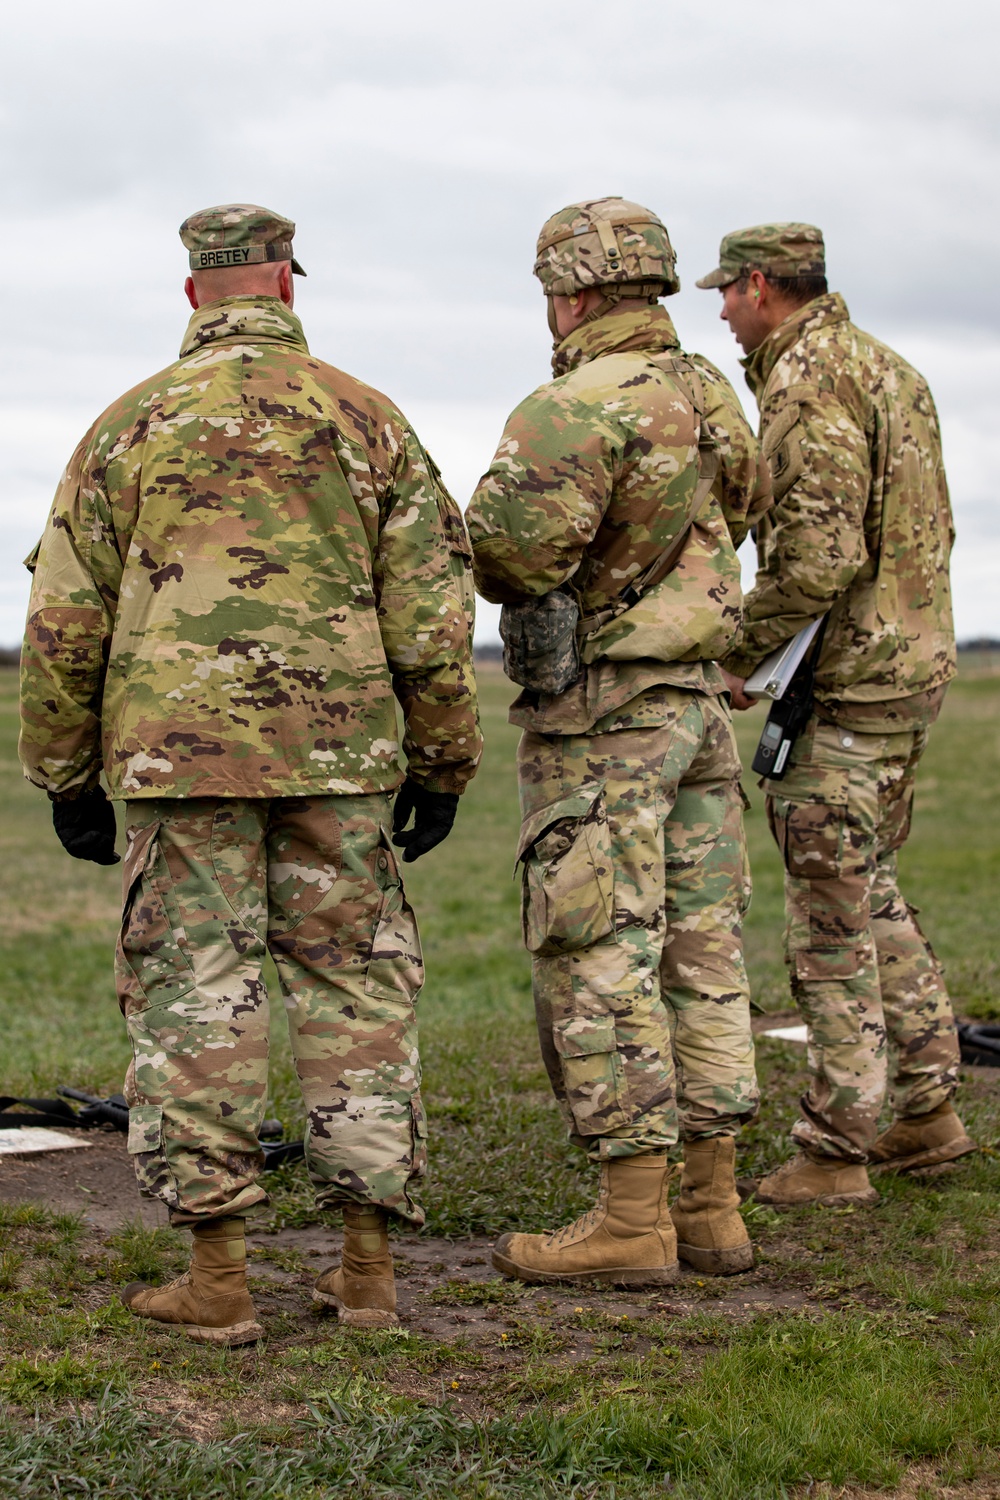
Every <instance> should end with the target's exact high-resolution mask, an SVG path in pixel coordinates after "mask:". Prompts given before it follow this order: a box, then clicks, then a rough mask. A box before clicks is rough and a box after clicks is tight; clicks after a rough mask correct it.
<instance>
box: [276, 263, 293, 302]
mask: <svg viewBox="0 0 1000 1500" xmlns="http://www.w3.org/2000/svg"><path fill="white" fill-rule="evenodd" d="M278 296H279V297H280V298H281V300H282V302H283V303H284V304H285V306H286V307H292V306H294V303H295V281H294V278H293V276H292V263H291V261H286V262H285V263H284V265H283V266H282V267H281V269H280V270H279V272H278Z"/></svg>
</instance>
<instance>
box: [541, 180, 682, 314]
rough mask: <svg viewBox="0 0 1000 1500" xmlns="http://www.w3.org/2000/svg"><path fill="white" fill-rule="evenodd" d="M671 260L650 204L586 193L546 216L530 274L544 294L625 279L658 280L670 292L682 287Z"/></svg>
mask: <svg viewBox="0 0 1000 1500" xmlns="http://www.w3.org/2000/svg"><path fill="white" fill-rule="evenodd" d="M676 263H677V258H676V256H675V255H674V252H673V247H672V246H671V244H670V238H669V236H668V234H667V231H666V229H665V227H664V225H663V224H662V223H661V221H660V220H659V219H658V218H657V216H656V214H654V213H653V212H652V211H651V210H650V209H648V208H643V207H642V205H641V204H640V203H629V202H627V201H626V199H624V198H590V199H587V200H586V201H585V202H583V203H571V204H570V205H569V207H568V208H563V209H560V210H559V212H558V213H557V214H553V215H552V217H551V218H550V219H546V221H545V223H544V224H543V225H542V232H541V234H540V235H539V236H538V251H537V255H536V257H535V275H536V276H537V277H538V279H539V281H540V282H541V283H542V289H543V291H544V292H545V295H546V296H547V297H551V296H562V297H572V296H573V295H574V294H575V293H576V292H581V291H583V290H584V289H585V288H586V287H589V286H611V285H619V286H624V285H626V284H628V283H630V282H643V283H647V284H650V286H651V287H652V285H653V284H655V283H657V282H659V283H662V285H663V287H664V291H663V293H662V295H665V296H668V297H669V296H671V295H672V294H673V293H674V292H679V291H680V287H681V284H680V281H679V279H678V277H677V272H676V270H675V266H676ZM654 294H655V293H654Z"/></svg>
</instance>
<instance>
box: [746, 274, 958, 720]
mask: <svg viewBox="0 0 1000 1500" xmlns="http://www.w3.org/2000/svg"><path fill="white" fill-rule="evenodd" d="M743 363H744V365H745V367H746V371H747V380H748V382H749V384H750V386H751V388H752V389H753V391H754V393H755V395H756V396H757V399H758V403H759V405H760V412H761V433H762V436H763V444H764V452H765V454H766V455H767V457H768V458H769V460H770V464H771V471H772V474H773V478H774V491H775V505H774V508H773V509H772V510H771V511H769V512H768V513H767V514H766V515H764V516H762V517H761V521H760V524H759V526H758V530H757V550H758V558H759V571H758V574H757V581H756V583H755V585H754V587H753V589H752V590H751V592H750V594H749V595H748V596H747V599H746V606H745V621H744V629H743V636H742V639H741V640H740V642H739V644H738V646H737V648H736V649H735V650H734V651H732V652H731V653H730V654H729V655H728V657H727V658H726V660H725V662H724V665H725V666H726V667H727V668H728V669H729V670H730V671H731V672H733V673H734V674H735V675H736V676H737V677H747V676H749V674H750V673H751V672H752V671H753V669H754V667H756V666H757V665H758V663H759V662H760V661H761V660H763V658H764V657H765V656H766V655H767V654H768V653H769V652H770V651H772V650H773V649H774V648H775V647H776V646H779V645H780V644H781V643H782V642H783V641H785V640H787V639H788V638H789V637H790V636H792V635H794V634H795V632H796V631H798V630H799V629H800V628H801V627H802V626H803V625H805V624H806V623H807V622H808V621H810V620H815V619H816V618H818V616H819V615H821V614H823V613H824V612H825V611H826V610H828V609H829V610H831V615H830V622H829V625H828V627H827V631H826V637H825V640H824V644H823V652H822V656H821V658H820V662H819V668H818V673H817V683H816V699H817V702H818V704H819V706H820V716H821V717H822V718H827V719H831V720H833V721H835V722H836V723H838V724H842V725H844V726H845V727H851V726H853V727H856V728H858V729H860V730H867V731H875V730H881V729H891V728H892V727H894V724H898V723H899V722H900V719H901V716H902V715H903V714H904V713H905V709H904V708H903V706H902V705H901V704H900V701H899V700H906V699H909V700H913V719H912V722H911V725H910V726H909V727H913V725H915V724H918V723H925V722H928V719H929V717H933V711H934V709H933V705H934V704H936V703H939V702H940V693H939V692H938V691H937V690H939V689H940V688H942V687H943V685H944V684H946V683H947V682H948V681H949V680H950V679H951V678H952V677H953V676H954V674H955V636H954V627H953V624H952V613H951V590H950V587H949V582H948V559H949V555H950V552H951V546H952V542H953V540H954V527H953V524H952V516H951V507H950V504H949V499H948V486H947V482H946V480H945V474H944V467H943V463H942V457H941V435H940V429H939V426H938V419H937V413H936V411H935V409H934V402H933V400H932V398H931V394H930V391H929V390H928V388H927V384H926V382H925V381H924V379H923V378H922V376H920V375H919V374H918V373H917V372H916V370H914V369H912V368H911V367H910V366H909V365H908V364H906V362H905V361H904V360H902V359H900V357H899V355H898V354H895V353H894V352H893V351H892V350H891V349H889V348H887V347H886V345H885V344H880V343H879V342H878V341H877V340H876V339H873V338H872V337H871V336H870V335H869V334H867V333H862V332H861V330H860V329H858V328H855V327H854V325H853V324H852V323H851V322H850V321H849V319H848V314H847V308H846V307H845V305H844V302H843V299H842V298H841V297H839V296H827V297H818V298H816V299H814V300H813V301H812V302H809V303H807V304H806V305H805V306H804V307H802V308H800V309H799V310H798V311H797V312H795V313H793V314H791V315H790V316H789V317H788V318H786V319H785V321H784V322H783V323H782V324H781V325H780V327H778V328H776V329H775V330H774V332H773V333H772V334H771V335H770V336H769V337H768V338H767V339H765V340H764V342H763V344H761V346H760V348H759V349H757V350H755V352H754V353H753V354H751V355H750V356H749V357H748V358H747V359H745V360H744V361H743ZM928 703H930V704H931V705H932V708H931V711H930V713H928V709H927V705H928ZM887 704H892V705H894V707H893V711H892V714H891V716H890V715H889V714H887V713H880V711H879V710H880V708H881V707H882V706H883V705H887Z"/></svg>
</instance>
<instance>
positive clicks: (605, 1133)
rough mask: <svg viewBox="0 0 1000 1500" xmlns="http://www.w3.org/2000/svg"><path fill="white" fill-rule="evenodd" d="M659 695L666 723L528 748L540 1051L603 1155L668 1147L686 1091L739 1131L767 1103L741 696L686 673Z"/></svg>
mask: <svg viewBox="0 0 1000 1500" xmlns="http://www.w3.org/2000/svg"><path fill="white" fill-rule="evenodd" d="M659 699H660V710H661V715H662V720H663V721H662V722H661V723H660V724H659V725H656V726H653V727H649V728H636V729H628V728H618V729H617V730H615V731H614V732H612V733H600V734H593V735H566V736H560V735H540V734H533V733H531V732H527V733H525V734H524V736H523V737H522V741H521V746H520V750H519V752H518V782H519V787H520V797H521V816H522V823H521V838H520V849H519V857H520V858H521V859H522V860H523V925H524V938H525V943H526V945H527V947H528V949H529V951H530V952H531V954H532V959H533V963H532V972H533V987H534V996H535V1008H536V1014H537V1020H538V1032H539V1038H540V1041H541V1047H542V1055H543V1057H544V1060H545V1064H546V1067H547V1069H548V1073H549V1077H550V1079H551V1081H552V1087H553V1090H554V1092H555V1095H556V1098H557V1099H558V1101H559V1103H560V1106H561V1108H562V1110H563V1113H564V1115H565V1118H566V1121H567V1124H568V1125H569V1128H570V1132H571V1135H572V1137H573V1139H574V1140H575V1141H576V1143H577V1144H578V1145H580V1146H582V1147H583V1148H584V1149H586V1150H587V1151H588V1153H589V1154H590V1155H591V1156H592V1157H594V1158H605V1157H612V1156H629V1155H633V1154H635V1153H637V1152H642V1151H651V1150H660V1149H662V1148H663V1147H665V1146H670V1145H672V1144H673V1143H674V1142H675V1141H676V1140H677V1134H678V1124H677V1110H678V1103H679V1111H680V1118H681V1122H682V1128H683V1134H684V1136H685V1137H686V1138H689V1139H691V1138H699V1137H707V1136H712V1135H726V1134H734V1133H735V1132H736V1130H737V1129H738V1128H739V1126H740V1124H742V1123H743V1122H744V1121H746V1120H748V1119H750V1118H752V1117H753V1115H754V1114H755V1113H756V1108H757V1097H758V1096H757V1086H756V1081H755V1075H754V1053H753V1041H752V1038H751V1034H750V1009H749V991H748V986H747V980H746V973H745V970H744V966H743V955H742V944H741V923H742V919H743V914H744V912H745V910H746V907H747V905H748V904H749V899H750V882H749V873H748V867H747V858H746V848H745V844H744V839H743V815H742V799H741V794H740V789H739V774H740V766H739V758H738V755H737V751H736V746H735V742H734V740H733V734H732V726H731V723H730V719H729V712H728V709H727V707H726V704H725V701H724V700H723V699H721V698H715V697H711V696H704V695H700V694H694V693H690V692H687V691H685V690H683V689H679V688H670V687H665V688H662V689H661V690H660V693H659ZM675 1059H676V1073H675V1066H674V1060H675ZM678 1095H679V1101H678V1099H677V1096H678Z"/></svg>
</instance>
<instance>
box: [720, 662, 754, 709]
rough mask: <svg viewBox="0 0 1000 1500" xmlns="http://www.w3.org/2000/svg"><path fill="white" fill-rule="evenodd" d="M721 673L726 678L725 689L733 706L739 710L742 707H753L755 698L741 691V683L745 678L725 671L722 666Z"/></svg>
mask: <svg viewBox="0 0 1000 1500" xmlns="http://www.w3.org/2000/svg"><path fill="white" fill-rule="evenodd" d="M722 675H723V677H724V678H725V679H726V691H727V692H728V694H729V701H730V703H731V704H732V705H733V707H734V708H738V709H739V710H740V711H741V712H742V711H743V710H744V709H747V708H753V706H754V704H755V703H756V702H757V699H756V698H748V697H747V695H746V693H745V692H744V691H743V684H744V682H745V681H746V679H745V678H744V677H734V676H733V674H732V672H727V671H726V669H725V667H723V668H722Z"/></svg>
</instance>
